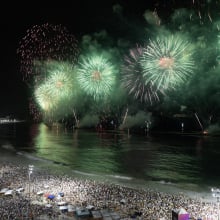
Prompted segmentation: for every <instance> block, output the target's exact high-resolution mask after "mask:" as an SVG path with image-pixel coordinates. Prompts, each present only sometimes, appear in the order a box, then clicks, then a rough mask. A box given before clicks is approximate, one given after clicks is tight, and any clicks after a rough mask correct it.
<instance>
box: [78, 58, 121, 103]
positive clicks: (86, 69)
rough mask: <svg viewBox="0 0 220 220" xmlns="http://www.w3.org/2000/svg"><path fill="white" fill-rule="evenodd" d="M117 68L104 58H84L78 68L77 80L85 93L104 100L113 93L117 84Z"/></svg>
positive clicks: (95, 98)
mask: <svg viewBox="0 0 220 220" xmlns="http://www.w3.org/2000/svg"><path fill="white" fill-rule="evenodd" d="M116 73H117V70H116V67H115V66H114V65H113V64H112V63H110V62H109V60H108V59H107V58H104V57H103V56H96V55H95V56H91V57H83V58H82V59H81V61H80V62H79V66H78V68H77V79H78V82H79V85H80V87H81V88H82V89H83V91H84V92H85V93H86V94H87V95H90V96H92V97H93V98H94V100H96V101H98V100H103V99H105V98H107V97H108V96H109V95H110V93H111V92H112V91H113V87H114V85H115V83H116Z"/></svg>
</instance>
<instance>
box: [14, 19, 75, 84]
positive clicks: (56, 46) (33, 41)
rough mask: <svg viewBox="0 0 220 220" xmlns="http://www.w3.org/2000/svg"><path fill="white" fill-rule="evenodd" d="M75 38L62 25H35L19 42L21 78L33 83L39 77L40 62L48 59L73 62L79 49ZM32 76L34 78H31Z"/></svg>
mask: <svg viewBox="0 0 220 220" xmlns="http://www.w3.org/2000/svg"><path fill="white" fill-rule="evenodd" d="M77 44H78V42H77V40H76V38H75V37H74V36H73V35H72V34H70V33H69V32H68V30H67V29H66V28H65V27H63V26H62V25H52V24H48V23H46V24H42V25H35V26H33V27H32V28H31V29H29V30H27V33H26V35H25V36H24V37H23V38H22V39H21V41H20V42H19V47H18V49H17V54H18V55H19V56H20V71H21V73H22V74H23V80H24V81H26V82H27V83H30V82H31V83H33V82H35V83H36V81H37V80H39V79H41V74H42V72H41V71H40V70H41V68H40V67H41V62H44V61H48V60H56V61H69V62H71V63H73V64H74V63H75V62H76V61H77V58H78V54H79V50H78V46H77ZM33 78H34V79H33Z"/></svg>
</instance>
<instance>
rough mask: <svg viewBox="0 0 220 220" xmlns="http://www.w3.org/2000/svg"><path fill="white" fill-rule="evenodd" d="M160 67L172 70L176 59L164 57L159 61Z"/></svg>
mask: <svg viewBox="0 0 220 220" xmlns="http://www.w3.org/2000/svg"><path fill="white" fill-rule="evenodd" d="M159 66H160V68H161V69H171V68H173V66H174V59H173V58H170V57H162V58H161V59H160V60H159Z"/></svg>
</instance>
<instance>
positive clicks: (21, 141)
mask: <svg viewBox="0 0 220 220" xmlns="http://www.w3.org/2000/svg"><path fill="white" fill-rule="evenodd" d="M0 151H1V155H0V160H1V161H9V160H11V161H15V162H17V163H20V162H26V163H27V164H34V166H35V168H34V169H45V170H47V169H48V170H56V171H60V172H64V173H66V174H67V175H73V176H78V177H82V178H91V179H94V180H100V181H106V182H109V183H111V182H114V183H116V184H121V185H126V186H129V187H134V188H140V187H141V188H154V189H159V190H165V191H180V192H182V191H187V192H190V193H194V194H195V195H197V193H203V194H204V195H205V196H206V197H209V196H210V198H211V188H212V187H219V186H220V171H219V163H220V137H212V136H201V135H196V134H184V132H183V133H179V134H177V133H176V134H151V133H150V132H149V133H145V134H142V135H137V134H129V133H128V132H127V131H106V132H96V131H94V130H83V129H76V130H73V131H67V130H65V129H63V128H62V127H53V128H48V127H47V126H46V125H44V124H28V123H25V122H24V123H15V124H4V125H3V124H2V125H0Z"/></svg>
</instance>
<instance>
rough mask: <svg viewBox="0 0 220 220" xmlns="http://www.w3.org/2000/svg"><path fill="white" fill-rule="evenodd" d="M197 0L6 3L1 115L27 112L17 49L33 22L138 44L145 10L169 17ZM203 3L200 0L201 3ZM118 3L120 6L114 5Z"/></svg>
mask: <svg viewBox="0 0 220 220" xmlns="http://www.w3.org/2000/svg"><path fill="white" fill-rule="evenodd" d="M196 2H198V1H190V0H189V1H184V3H182V1H174V0H161V1H160V0H158V1H153V0H152V1H148V0H147V1H131V0H129V1H127V0H126V1H117V0H115V1H113V0H107V1H79V2H78V3H77V4H76V3H75V1H72V3H69V4H65V5H64V3H62V2H59V4H58V3H53V4H43V5H35V4H32V5H31V6H30V5H25V4H23V5H22V4H20V3H15V4H14V3H13V8H12V7H11V5H10V4H11V3H10V2H9V3H7V4H6V5H5V6H4V7H2V9H1V18H0V22H1V56H2V59H1V64H2V68H1V87H0V98H1V108H0V116H6V115H12V116H15V117H23V118H24V117H26V116H27V115H28V111H29V110H28V96H29V93H30V90H29V88H28V87H27V85H26V84H25V82H24V81H23V80H22V74H21V73H20V70H19V68H20V67H19V57H18V55H17V53H16V50H17V48H18V45H19V41H20V40H21V39H22V37H24V36H25V34H26V31H27V30H28V29H30V28H31V27H32V26H33V25H41V24H44V23H51V24H61V25H63V26H65V27H66V28H67V29H68V30H69V31H70V32H71V33H72V34H74V35H75V37H76V38H77V40H78V41H80V40H81V38H82V36H84V35H85V34H91V33H95V32H99V31H101V30H106V31H107V33H108V34H109V35H110V36H111V37H112V38H113V39H117V38H122V39H128V40H130V42H131V43H133V44H135V41H138V40H139V39H138V38H139V37H140V35H139V34H140V33H138V31H136V30H138V27H144V26H145V25H146V21H145V19H144V17H143V14H144V12H145V11H146V10H151V11H153V10H156V11H157V13H158V15H159V17H160V18H162V19H163V20H164V21H166V19H167V17H168V16H169V14H170V13H172V12H173V11H174V9H176V8H181V7H188V8H190V7H192V5H193V6H196ZM199 4H200V3H199ZM116 5H118V6H120V7H115V6H116Z"/></svg>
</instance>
